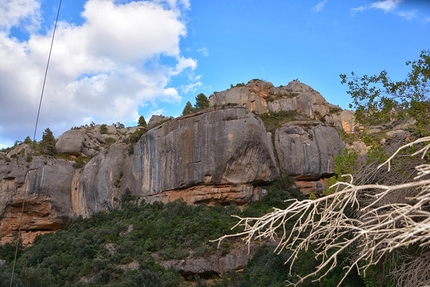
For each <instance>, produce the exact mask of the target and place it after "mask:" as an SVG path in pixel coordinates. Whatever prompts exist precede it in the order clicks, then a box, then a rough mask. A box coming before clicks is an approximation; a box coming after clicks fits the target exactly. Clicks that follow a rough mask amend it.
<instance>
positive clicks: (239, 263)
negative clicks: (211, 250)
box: [157, 243, 261, 278]
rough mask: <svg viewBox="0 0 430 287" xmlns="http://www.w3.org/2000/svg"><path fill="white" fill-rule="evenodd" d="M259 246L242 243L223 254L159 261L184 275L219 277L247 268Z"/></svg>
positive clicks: (165, 266)
mask: <svg viewBox="0 0 430 287" xmlns="http://www.w3.org/2000/svg"><path fill="white" fill-rule="evenodd" d="M259 246H261V244H258V243H257V244H256V243H252V244H251V245H250V246H249V249H248V245H246V244H240V245H236V246H234V247H233V248H232V249H231V251H230V252H229V253H228V254H225V255H222V256H220V255H216V254H214V255H210V256H208V257H193V256H189V257H187V258H185V259H180V260H164V261H159V264H160V265H161V266H163V267H164V268H166V269H168V268H171V267H173V268H174V269H175V270H176V271H177V272H179V273H180V274H182V276H184V277H187V276H188V275H194V276H195V275H197V276H199V277H201V278H212V277H213V276H217V277H218V276H222V275H223V274H225V273H227V272H229V271H233V270H238V269H243V268H245V267H246V265H247V264H248V261H249V260H251V259H252V257H254V255H255V252H256V250H257V248H258V247H259ZM157 261H158V260H157Z"/></svg>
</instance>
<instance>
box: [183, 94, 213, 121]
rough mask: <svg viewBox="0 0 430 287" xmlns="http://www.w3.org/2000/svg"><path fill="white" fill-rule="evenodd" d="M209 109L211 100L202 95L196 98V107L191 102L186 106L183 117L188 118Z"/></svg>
mask: <svg viewBox="0 0 430 287" xmlns="http://www.w3.org/2000/svg"><path fill="white" fill-rule="evenodd" d="M207 108H209V100H208V98H207V97H206V95H205V94H203V93H200V94H198V95H197V96H196V103H195V104H194V107H193V106H192V104H191V102H190V101H188V102H187V103H186V104H185V107H184V110H183V111H182V115H183V116H186V115H189V114H192V113H195V112H197V111H200V110H203V109H207Z"/></svg>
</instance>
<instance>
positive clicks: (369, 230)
mask: <svg viewBox="0 0 430 287" xmlns="http://www.w3.org/2000/svg"><path fill="white" fill-rule="evenodd" d="M410 147H416V148H417V149H418V150H417V151H416V152H415V153H413V154H412V156H416V155H421V157H422V158H425V156H426V154H427V152H428V150H429V149H430V137H424V138H421V139H418V140H416V141H414V142H411V143H409V144H407V145H404V146H402V147H400V148H398V149H397V150H396V151H395V152H394V154H393V155H392V156H391V157H390V158H388V159H387V161H385V162H384V163H383V164H381V165H380V166H378V169H380V168H382V167H383V166H387V167H388V171H389V170H390V169H391V165H392V161H393V159H394V158H395V157H396V156H397V155H398V154H399V153H400V152H402V151H404V150H406V149H407V148H410ZM415 170H416V176H415V177H413V178H412V180H411V181H409V182H406V183H401V184H394V185H383V184H365V185H354V184H353V182H354V180H353V177H352V176H351V175H345V176H346V177H349V179H350V180H349V182H338V183H336V184H335V185H334V186H333V187H335V188H336V191H335V192H334V193H332V194H329V195H327V196H324V197H321V198H317V199H306V200H302V201H298V200H290V203H291V204H290V205H289V206H288V207H287V208H286V209H277V208H274V210H273V211H272V212H270V213H267V214H265V215H263V216H261V217H257V218H252V217H240V216H235V217H237V218H238V220H239V221H238V223H237V224H236V225H235V226H234V227H233V228H232V229H234V228H236V227H241V228H243V231H241V232H237V233H235V234H230V235H224V236H222V237H220V238H219V239H217V240H216V241H218V243H221V241H222V240H224V239H225V238H228V237H237V236H239V237H242V239H243V240H244V241H245V242H246V243H247V244H248V245H249V244H250V243H251V241H252V240H259V239H267V238H269V239H273V240H275V239H278V241H279V244H278V245H277V247H276V249H275V250H276V251H277V252H281V251H282V250H284V249H288V250H291V256H290V257H289V258H288V259H287V262H286V263H289V264H290V273H291V268H292V266H293V265H294V263H295V261H296V259H297V258H298V254H299V252H301V251H303V250H304V251H307V250H309V249H310V248H312V250H313V252H314V253H315V257H316V258H317V259H319V262H320V263H319V265H318V266H317V267H316V269H315V270H314V272H312V273H310V274H307V275H305V276H304V277H302V278H299V280H298V281H297V282H296V283H291V282H289V283H290V285H293V286H298V285H299V284H300V283H302V282H303V281H304V280H305V279H308V278H314V281H319V280H321V279H322V278H323V277H324V276H325V275H326V274H327V273H328V272H330V270H333V269H334V268H335V267H336V266H338V265H341V264H344V263H343V262H340V255H341V254H342V253H344V252H346V251H348V252H350V251H351V250H353V253H352V254H351V257H350V262H349V263H347V266H344V269H345V273H344V276H343V277H342V279H341V281H340V282H339V284H338V286H340V285H341V283H342V282H343V281H344V279H345V278H346V276H347V275H348V273H349V272H351V270H353V269H357V270H358V272H360V273H361V274H363V275H364V276H365V275H366V270H368V268H369V267H371V266H373V265H376V264H378V262H380V261H381V259H382V258H383V257H384V256H386V255H388V254H390V253H392V252H394V251H398V250H401V249H402V248H407V247H409V246H411V245H416V246H418V247H419V248H420V249H421V250H422V253H421V255H420V256H418V257H414V258H409V259H408V260H406V261H405V262H406V263H404V264H401V265H400V266H397V269H396V270H395V271H393V272H392V276H394V277H395V279H396V280H397V286H411V287H412V286H414V287H416V286H423V285H430V272H427V271H428V270H430V261H429V258H430V212H429V205H430V190H429V189H430V176H429V175H430V164H419V165H417V166H415ZM396 192H401V193H402V194H403V197H404V198H403V200H401V201H395V202H392V201H391V200H387V198H390V195H391V194H393V193H396ZM287 222H292V223H293V226H292V228H287V227H286V223H287ZM279 237H280V240H279ZM417 268H419V269H417ZM417 270H418V271H417ZM420 270H424V271H423V272H420ZM425 270H427V271H425Z"/></svg>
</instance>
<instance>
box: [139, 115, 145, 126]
mask: <svg viewBox="0 0 430 287" xmlns="http://www.w3.org/2000/svg"><path fill="white" fill-rule="evenodd" d="M137 125H138V126H140V127H144V128H146V121H145V118H144V117H143V116H140V117H139V120H138V122H137Z"/></svg>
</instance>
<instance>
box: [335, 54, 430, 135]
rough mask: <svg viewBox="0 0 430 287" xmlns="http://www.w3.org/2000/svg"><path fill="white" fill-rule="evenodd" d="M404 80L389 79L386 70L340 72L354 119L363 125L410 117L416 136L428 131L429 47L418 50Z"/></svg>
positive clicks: (429, 120)
mask: <svg viewBox="0 0 430 287" xmlns="http://www.w3.org/2000/svg"><path fill="white" fill-rule="evenodd" d="M406 65H407V66H411V72H409V73H408V75H407V77H406V79H405V80H404V81H393V80H391V79H390V77H389V76H388V73H387V72H386V71H382V72H380V73H379V75H373V76H368V75H364V76H362V77H357V76H356V75H355V73H354V72H352V73H351V76H352V78H348V77H347V76H346V75H345V74H341V75H340V77H341V83H342V84H347V85H348V89H349V90H348V91H347V93H348V94H350V95H351V97H352V99H353V103H352V104H351V105H350V107H351V108H354V109H355V118H356V120H357V121H358V122H360V123H361V124H363V125H375V124H384V123H388V122H390V121H392V120H398V119H403V118H407V119H408V118H411V119H413V120H415V121H416V125H415V126H414V128H415V130H416V132H417V133H418V134H419V135H428V134H429V125H430V116H429V115H430V102H429V96H430V95H429V91H430V86H429V85H430V50H424V51H422V52H421V54H420V56H419V59H418V60H416V61H409V62H407V63H406Z"/></svg>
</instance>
